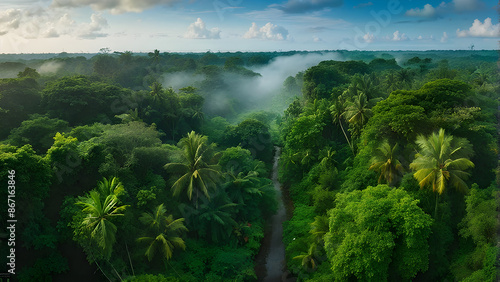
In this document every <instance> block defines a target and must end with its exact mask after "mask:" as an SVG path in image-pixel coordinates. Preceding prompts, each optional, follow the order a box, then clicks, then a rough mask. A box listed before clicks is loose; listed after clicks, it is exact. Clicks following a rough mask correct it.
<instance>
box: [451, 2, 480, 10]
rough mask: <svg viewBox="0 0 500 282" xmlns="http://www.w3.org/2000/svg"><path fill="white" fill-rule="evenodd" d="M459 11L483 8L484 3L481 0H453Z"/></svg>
mask: <svg viewBox="0 0 500 282" xmlns="http://www.w3.org/2000/svg"><path fill="white" fill-rule="evenodd" d="M452 2H453V5H454V6H455V10H457V11H474V10H478V9H480V8H482V7H483V6H484V3H483V2H481V1H479V0H453V1H452Z"/></svg>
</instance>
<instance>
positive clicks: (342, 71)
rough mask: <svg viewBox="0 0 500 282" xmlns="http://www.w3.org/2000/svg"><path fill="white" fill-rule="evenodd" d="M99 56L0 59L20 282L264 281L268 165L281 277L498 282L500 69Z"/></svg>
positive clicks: (338, 57)
mask: <svg viewBox="0 0 500 282" xmlns="http://www.w3.org/2000/svg"><path fill="white" fill-rule="evenodd" d="M109 51H110V50H106V52H101V53H99V54H67V53H61V54H43V55H42V54H40V55H35V54H33V55H29V54H19V55H0V77H1V78H0V140H1V141H0V167H1V168H2V169H1V170H0V178H1V179H4V180H5V181H7V179H8V171H9V170H15V172H16V178H15V181H16V207H18V209H17V210H16V219H17V220H18V224H17V227H16V228H17V236H18V237H17V240H18V241H17V243H16V254H17V261H18V269H17V270H18V274H16V278H17V279H18V280H20V281H45V280H50V279H54V280H65V281H66V280H71V279H74V277H77V276H78V277H81V279H83V280H86V281H119V280H126V281H228V280H231V281H257V280H258V279H262V278H263V273H261V271H259V268H258V267H256V264H258V262H256V260H257V259H256V258H257V256H258V254H259V251H260V250H261V247H262V243H263V242H264V241H265V240H264V241H263V238H264V237H265V236H266V234H267V233H268V232H269V230H270V227H269V218H270V217H271V216H272V215H273V214H274V213H275V212H276V209H277V199H276V191H275V190H274V188H273V183H272V181H271V180H270V176H271V172H272V170H273V155H274V153H275V147H281V155H280V156H279V166H278V171H279V180H280V182H281V183H282V186H283V187H282V190H283V191H284V193H285V195H286V197H285V198H286V199H287V200H286V201H287V202H286V204H287V205H286V206H287V208H288V209H289V210H288V213H289V217H288V218H287V221H286V222H285V223H284V224H283V229H284V232H283V238H282V239H283V242H284V244H285V248H286V268H287V275H288V276H289V277H294V278H296V279H297V280H298V281H337V280H338V281H348V280H349V281H350V280H363V281H410V280H412V281H452V280H456V281H495V279H496V275H497V269H496V260H497V255H498V254H497V253H498V250H497V248H496V245H497V237H496V236H497V230H498V221H497V219H496V210H497V209H498V201H497V198H498V191H497V187H498V185H499V179H500V175H499V173H500V170H499V162H498V150H499V136H498V135H499V131H498V130H499V129H498V122H499V121H498V119H499V115H498V107H499V103H500V97H499V95H498V93H499V90H500V89H499V86H498V81H499V74H498V70H497V65H496V62H497V60H498V54H497V52H496V51H426V52H413V51H406V52H405V51H373V52H368V51H345V50H338V51H317V52H299V51H297V52H262V53H243V52H234V53H220V52H218V53H215V52H206V53H168V52H162V51H160V50H154V51H153V52H151V53H147V54H146V53H133V52H131V51H124V52H109ZM0 198H1V199H2V203H4V206H6V205H7V200H6V199H7V190H2V191H0ZM0 220H2V221H4V222H6V220H7V212H6V210H5V209H4V210H2V211H1V212H0ZM0 235H1V234H0ZM2 236H3V235H2ZM1 238H2V239H1V240H4V239H5V238H4V237H1ZM0 249H1V250H2V252H4V251H5V252H7V250H8V249H7V245H6V244H2V245H1V246H0ZM0 263H3V265H6V263H7V258H6V257H5V256H3V257H2V258H0ZM264 274H265V273H264Z"/></svg>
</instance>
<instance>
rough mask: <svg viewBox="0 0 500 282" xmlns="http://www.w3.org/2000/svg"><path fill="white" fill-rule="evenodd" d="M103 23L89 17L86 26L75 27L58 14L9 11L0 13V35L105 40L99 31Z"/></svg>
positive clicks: (66, 18)
mask: <svg viewBox="0 0 500 282" xmlns="http://www.w3.org/2000/svg"><path fill="white" fill-rule="evenodd" d="M106 26H107V21H106V19H104V18H103V17H102V16H101V15H97V14H93V15H92V16H91V17H90V23H80V24H77V23H75V21H74V20H73V19H71V17H70V16H69V15H68V14H67V13H63V11H62V10H54V9H46V8H41V7H38V8H28V9H11V10H6V11H4V12H1V13H0V35H5V34H8V33H11V34H16V35H18V36H20V37H21V38H26V39H36V38H56V37H60V36H63V35H73V36H77V37H79V38H87V39H93V38H96V37H103V36H106V34H105V33H102V32H101V31H102V29H103V28H105V27H106Z"/></svg>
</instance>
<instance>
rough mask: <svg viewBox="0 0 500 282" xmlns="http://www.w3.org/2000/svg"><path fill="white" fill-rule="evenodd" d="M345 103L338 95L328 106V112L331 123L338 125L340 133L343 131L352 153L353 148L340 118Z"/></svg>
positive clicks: (344, 110) (344, 109)
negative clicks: (330, 116)
mask: <svg viewBox="0 0 500 282" xmlns="http://www.w3.org/2000/svg"><path fill="white" fill-rule="evenodd" d="M345 105H346V103H345V101H344V100H343V99H342V98H341V97H340V96H339V97H338V99H337V101H335V103H334V104H333V105H332V106H331V107H330V112H331V113H332V118H333V123H335V124H339V125H340V128H341V129H342V133H344V136H345V140H346V141H347V144H349V147H350V148H351V151H352V154H353V155H354V148H353V146H352V144H351V142H350V141H349V138H348V137H347V134H346V133H345V130H344V126H343V125H342V120H343V119H344V117H345V113H346V107H345Z"/></svg>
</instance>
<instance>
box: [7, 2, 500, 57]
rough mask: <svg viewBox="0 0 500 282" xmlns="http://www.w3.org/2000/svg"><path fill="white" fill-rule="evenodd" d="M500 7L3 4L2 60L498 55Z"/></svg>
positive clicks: (457, 4)
mask: <svg viewBox="0 0 500 282" xmlns="http://www.w3.org/2000/svg"><path fill="white" fill-rule="evenodd" d="M497 4H498V2H497V1H496V0H445V1H434V0H413V1H412V0H407V1H398V0H389V1H375V0H371V1H365V0H362V1H347V0H283V1H276V2H270V1H250V0H210V1H202V0H0V53H46V52H51V53H59V52H63V51H65V52H98V51H99V49H101V48H104V47H107V48H110V49H111V50H112V51H126V50H128V51H133V52H149V51H152V50H154V49H159V50H160V51H161V52H168V51H201V52H205V51H207V50H211V51H214V52H216V51H269V50H271V51H274V50H325V49H328V50H335V49H347V50H429V49H469V47H470V46H471V45H472V44H474V46H475V49H498V44H499V43H498V40H499V34H500V24H499V23H498V12H497V8H498V7H497Z"/></svg>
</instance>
